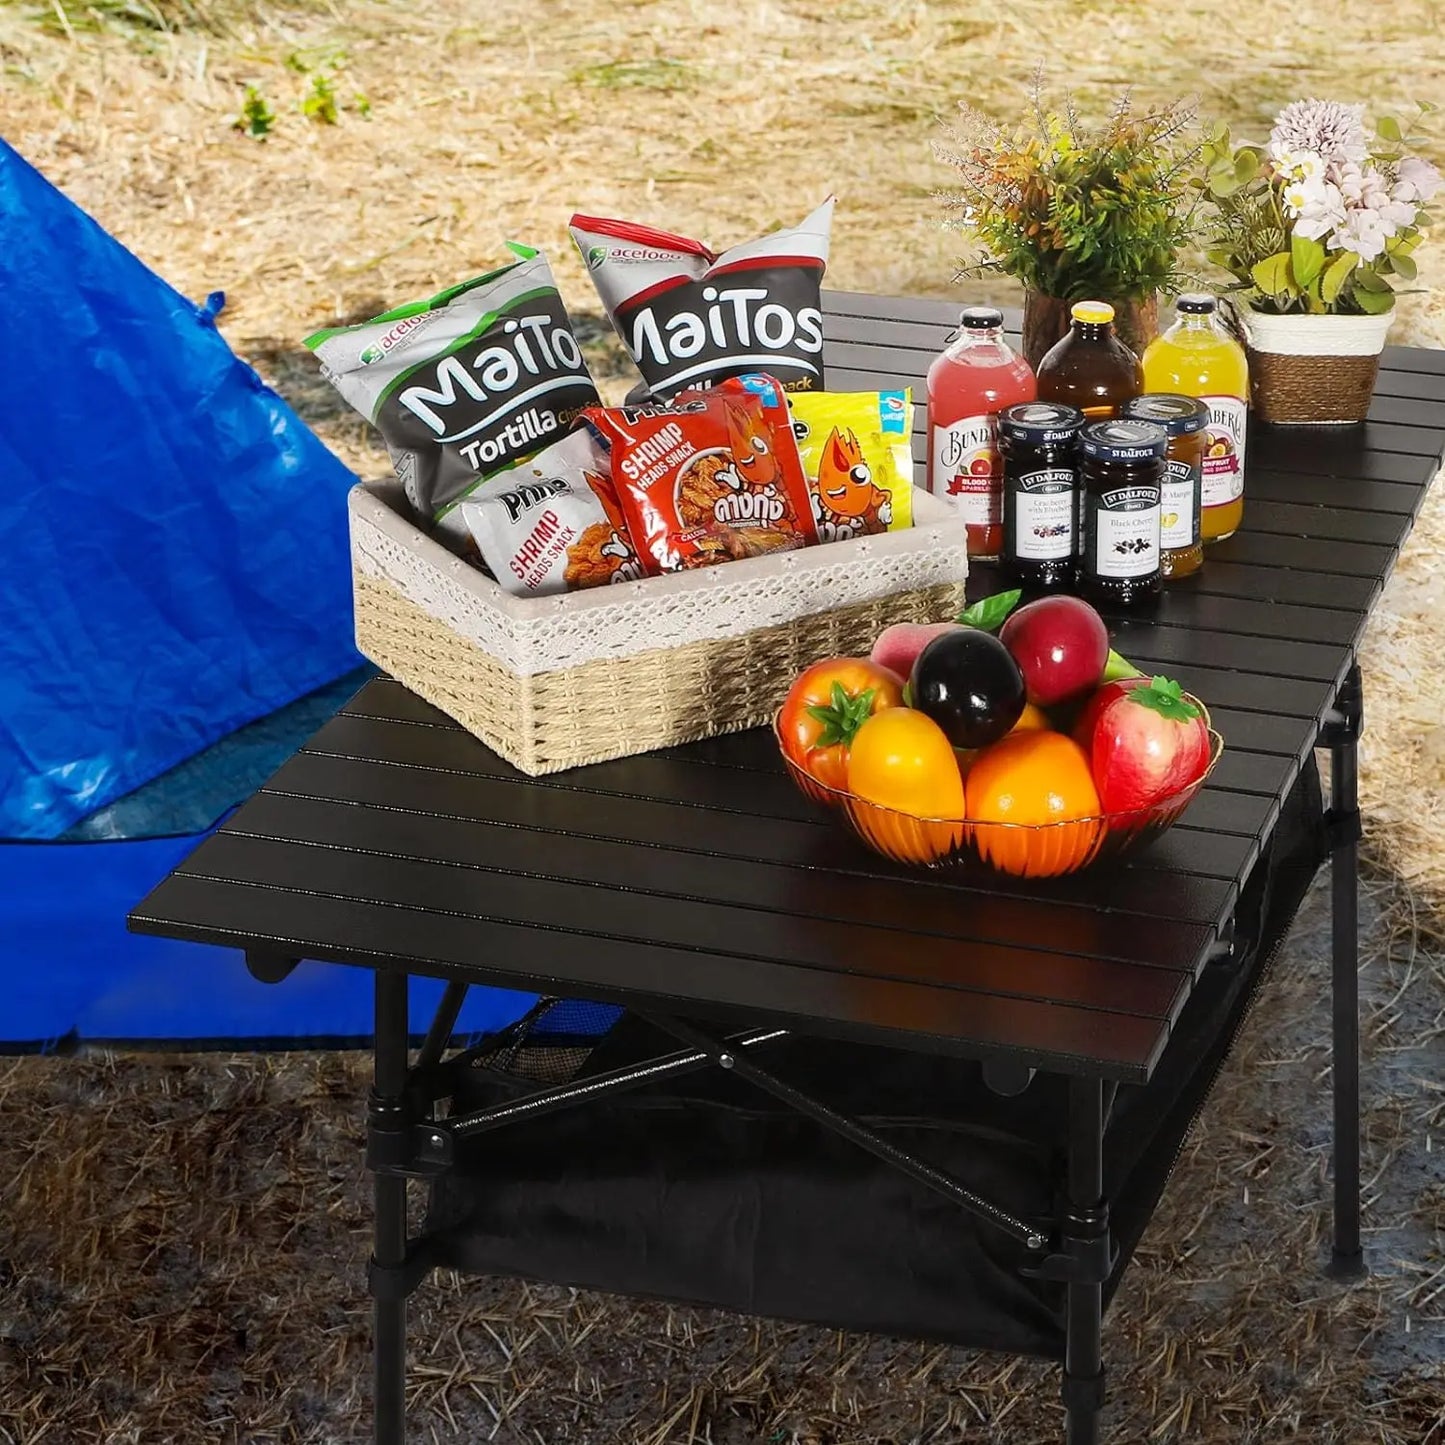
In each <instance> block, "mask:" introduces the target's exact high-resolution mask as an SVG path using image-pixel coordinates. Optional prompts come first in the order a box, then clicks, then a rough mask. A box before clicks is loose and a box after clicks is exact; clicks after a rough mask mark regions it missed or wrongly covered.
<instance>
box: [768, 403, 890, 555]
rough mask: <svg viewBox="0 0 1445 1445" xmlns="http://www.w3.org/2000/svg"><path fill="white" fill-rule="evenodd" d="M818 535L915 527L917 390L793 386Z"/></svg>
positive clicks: (796, 429)
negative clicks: (800, 388) (797, 388)
mask: <svg viewBox="0 0 1445 1445" xmlns="http://www.w3.org/2000/svg"><path fill="white" fill-rule="evenodd" d="M787 395H788V407H789V409H790V410H791V412H792V414H793V433H794V435H795V436H796V437H797V439H798V454H799V455H800V456H801V457H802V459H803V474H804V475H805V476H806V477H807V479H808V494H809V498H810V500H811V501H812V505H813V518H814V520H815V521H816V522H817V524H818V540H819V541H822V542H841V541H846V540H847V539H848V538H849V537H862V536H866V535H867V534H869V533H873V532H897V531H901V530H902V529H903V528H904V527H911V526H912V525H913V447H912V431H913V391H912V388H905V389H903V390H902V391H813V392H789V393H788V394H787Z"/></svg>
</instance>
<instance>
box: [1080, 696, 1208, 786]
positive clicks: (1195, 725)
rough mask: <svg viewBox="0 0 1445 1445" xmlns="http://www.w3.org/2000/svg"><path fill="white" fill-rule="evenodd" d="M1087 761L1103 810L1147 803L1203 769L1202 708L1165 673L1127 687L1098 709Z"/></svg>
mask: <svg viewBox="0 0 1445 1445" xmlns="http://www.w3.org/2000/svg"><path fill="white" fill-rule="evenodd" d="M1109 686H1110V687H1115V686H1117V684H1113V683H1111V684H1110V685H1109ZM1104 690H1105V689H1100V691H1104ZM1089 762H1090V765H1091V767H1092V770H1093V774H1094V786H1095V787H1096V788H1097V789H1098V790H1099V802H1100V803H1101V804H1102V805H1103V808H1104V811H1105V812H1106V813H1128V812H1134V811H1141V810H1143V809H1146V808H1150V807H1152V806H1153V805H1154V804H1155V803H1159V802H1162V801H1163V800H1164V799H1165V798H1170V797H1173V795H1174V794H1175V793H1178V792H1180V791H1182V790H1183V789H1184V788H1187V787H1188V786H1189V785H1190V783H1192V782H1194V781H1195V780H1196V779H1198V778H1201V777H1203V776H1204V773H1205V772H1206V770H1207V769H1208V767H1209V727H1208V725H1207V724H1206V722H1205V720H1204V713H1203V712H1202V711H1201V710H1200V709H1199V708H1198V707H1196V706H1195V705H1194V704H1193V703H1192V702H1190V701H1189V699H1188V698H1186V697H1184V696H1183V693H1182V689H1181V688H1180V686H1179V684H1178V683H1177V682H1171V681H1170V680H1169V679H1168V678H1166V677H1156V678H1153V679H1151V680H1149V681H1148V682H1147V683H1146V684H1145V685H1143V686H1136V687H1126V688H1124V689H1122V690H1121V691H1120V692H1119V693H1117V694H1116V695H1115V696H1113V697H1111V698H1110V699H1109V700H1108V702H1107V703H1105V705H1104V706H1103V708H1102V709H1101V710H1100V712H1099V715H1098V719H1097V721H1096V722H1095V725H1094V732H1093V745H1092V747H1091V748H1090V750H1089Z"/></svg>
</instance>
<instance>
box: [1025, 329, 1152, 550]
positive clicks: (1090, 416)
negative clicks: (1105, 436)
mask: <svg viewBox="0 0 1445 1445" xmlns="http://www.w3.org/2000/svg"><path fill="white" fill-rule="evenodd" d="M1038 378H1039V400H1040V401H1056V402H1059V403H1061V404H1062V405H1064V406H1072V407H1077V408H1078V409H1079V410H1080V411H1081V412H1083V413H1084V419H1085V421H1086V422H1093V421H1112V420H1113V419H1114V418H1115V417H1117V416H1118V415H1119V413H1120V411H1121V409H1122V408H1123V405H1124V403H1125V402H1126V401H1129V400H1131V399H1132V398H1134V397H1136V396H1138V395H1139V393H1140V392H1142V391H1143V390H1144V368H1143V367H1142V366H1141V365H1140V364H1139V358H1138V357H1137V356H1135V355H1134V353H1133V352H1132V351H1130V350H1129V348H1128V347H1127V346H1125V345H1124V343H1123V342H1122V341H1120V340H1119V338H1118V337H1117V336H1115V334H1114V308H1113V307H1112V306H1110V305H1109V304H1108V302H1106V301H1078V302H1075V303H1074V305H1073V307H1071V308H1070V311H1069V330H1068V333H1067V334H1066V335H1065V336H1063V337H1062V338H1061V339H1060V340H1058V341H1056V342H1055V343H1054V345H1053V346H1052V347H1050V348H1049V350H1048V351H1047V352H1046V353H1045V355H1044V359H1043V360H1042V361H1041V362H1039V370H1038ZM1083 541H1084V489H1083V488H1082V487H1080V488H1079V512H1078V516H1077V517H1076V518H1075V525H1074V544H1075V547H1076V548H1077V549H1082V546H1083ZM1075 555H1076V556H1077V557H1079V559H1080V561H1082V558H1083V553H1082V550H1078V551H1076V554H1075Z"/></svg>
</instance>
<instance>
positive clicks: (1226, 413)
mask: <svg viewBox="0 0 1445 1445" xmlns="http://www.w3.org/2000/svg"><path fill="white" fill-rule="evenodd" d="M1175 304H1176V309H1177V312H1178V318H1179V319H1178V320H1177V321H1175V323H1174V325H1173V326H1171V327H1170V328H1169V330H1168V331H1166V332H1165V333H1164V334H1163V335H1162V336H1157V337H1155V339H1154V340H1153V341H1151V342H1150V343H1149V346H1148V349H1147V350H1146V351H1145V352H1144V390H1145V391H1146V392H1157V391H1168V392H1176V393H1179V394H1180V395H1183V396H1193V397H1198V399H1199V400H1200V401H1202V402H1204V403H1205V405H1206V406H1208V408H1209V422H1208V426H1207V429H1206V431H1205V436H1204V478H1203V489H1202V497H1201V500H1202V504H1203V510H1202V511H1201V513H1200V527H1199V530H1200V535H1201V536H1202V537H1203V539H1204V540H1205V541H1206V542H1218V541H1220V540H1222V539H1223V538H1225V537H1229V536H1232V535H1233V534H1234V532H1235V530H1236V529H1237V528H1238V526H1239V524H1240V522H1241V521H1242V520H1243V519H1244V429H1245V418H1246V416H1247V415H1248V399H1249V364H1248V362H1247V361H1246V360H1245V356H1244V348H1243V347H1242V346H1241V345H1240V344H1239V343H1238V342H1237V341H1235V340H1234V338H1233V337H1232V336H1230V335H1229V334H1228V333H1227V332H1226V331H1225V330H1224V328H1223V327H1222V326H1221V325H1220V324H1219V321H1218V318H1217V317H1216V315H1215V301H1214V297H1212V296H1200V295H1188V296H1181V297H1180V298H1179V300H1178V301H1177V302H1176V303H1175Z"/></svg>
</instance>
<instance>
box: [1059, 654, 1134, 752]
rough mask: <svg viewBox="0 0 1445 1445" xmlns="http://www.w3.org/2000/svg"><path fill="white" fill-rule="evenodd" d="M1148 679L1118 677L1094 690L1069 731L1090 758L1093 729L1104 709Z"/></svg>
mask: <svg viewBox="0 0 1445 1445" xmlns="http://www.w3.org/2000/svg"><path fill="white" fill-rule="evenodd" d="M1148 681H1149V679H1148V678H1147V677H1145V676H1144V675H1143V674H1142V673H1141V674H1140V675H1139V676H1138V677H1120V678H1116V679H1115V680H1114V681H1113V682H1106V683H1104V684H1103V685H1102V686H1100V687H1097V688H1095V689H1094V693H1093V696H1092V697H1090V698H1089V700H1088V702H1086V703H1085V704H1084V707H1083V710H1082V711H1081V712H1080V713H1079V715H1078V717H1077V718H1076V719H1075V720H1074V725H1073V727H1072V728H1071V729H1070V731H1071V732H1072V733H1073V737H1074V741H1075V742H1076V743H1078V745H1079V746H1080V747H1081V748H1083V750H1084V751H1085V752H1086V753H1088V754H1089V755H1090V756H1092V755H1093V751H1094V729H1095V728H1096V727H1097V726H1098V724H1099V718H1100V716H1101V715H1102V714H1103V711H1104V709H1105V708H1106V707H1108V706H1109V704H1110V703H1111V702H1113V701H1114V699H1115V698H1117V697H1123V696H1124V694H1125V693H1126V692H1128V691H1129V689H1130V688H1134V687H1141V686H1143V685H1144V684H1145V683H1147V682H1148Z"/></svg>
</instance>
